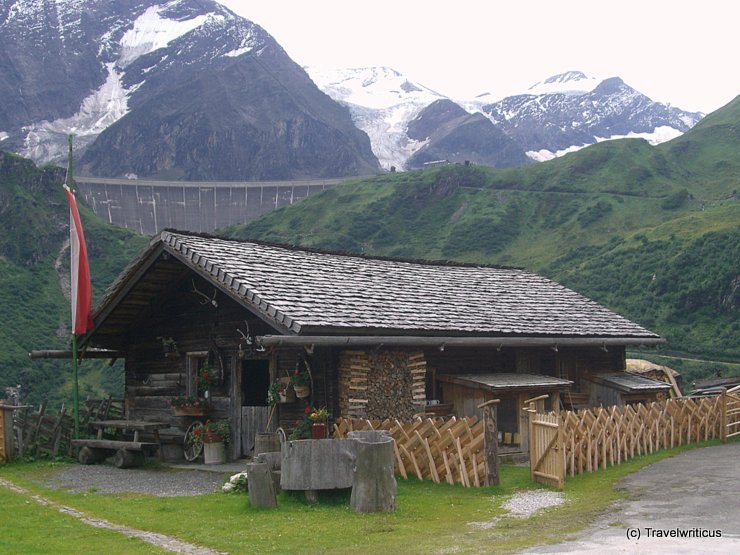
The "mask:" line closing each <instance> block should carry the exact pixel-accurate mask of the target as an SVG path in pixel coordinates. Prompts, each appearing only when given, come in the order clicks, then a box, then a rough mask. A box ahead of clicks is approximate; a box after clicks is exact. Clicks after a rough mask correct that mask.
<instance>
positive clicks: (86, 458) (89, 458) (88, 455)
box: [77, 445, 108, 464]
mask: <svg viewBox="0 0 740 555" xmlns="http://www.w3.org/2000/svg"><path fill="white" fill-rule="evenodd" d="M107 454H108V451H106V450H105V449H91V448H90V447H88V446H87V445H85V446H83V447H82V448H80V454H79V455H78V456H77V460H79V461H80V464H96V463H99V462H103V461H104V460H105V457H106V455H107Z"/></svg>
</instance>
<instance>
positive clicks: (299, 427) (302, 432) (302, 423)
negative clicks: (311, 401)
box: [289, 407, 313, 439]
mask: <svg viewBox="0 0 740 555" xmlns="http://www.w3.org/2000/svg"><path fill="white" fill-rule="evenodd" d="M310 412H311V407H306V416H305V417H304V418H302V419H300V420H297V421H296V426H295V428H293V431H292V432H291V433H290V437H289V439H311V434H312V426H313V424H312V423H311V419H310V418H309V417H308V415H309V414H310Z"/></svg>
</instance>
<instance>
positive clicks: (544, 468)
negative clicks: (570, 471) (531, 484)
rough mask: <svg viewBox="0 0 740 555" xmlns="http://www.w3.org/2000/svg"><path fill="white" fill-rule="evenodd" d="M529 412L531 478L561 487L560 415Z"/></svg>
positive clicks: (561, 443) (563, 460) (561, 434)
mask: <svg viewBox="0 0 740 555" xmlns="http://www.w3.org/2000/svg"><path fill="white" fill-rule="evenodd" d="M528 412H529V461H530V462H529V464H530V472H531V478H532V480H534V481H536V482H539V483H541V484H545V485H548V486H552V487H556V488H558V489H563V486H564V482H565V457H564V455H563V433H562V430H561V428H560V426H561V423H560V415H558V414H542V413H539V412H536V411H532V410H528Z"/></svg>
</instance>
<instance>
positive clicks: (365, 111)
mask: <svg viewBox="0 0 740 555" xmlns="http://www.w3.org/2000/svg"><path fill="white" fill-rule="evenodd" d="M305 69H306V71H308V74H309V75H310V76H311V79H313V80H314V82H315V83H316V84H317V85H318V87H319V88H320V89H321V90H322V91H324V92H325V93H326V94H328V95H329V96H330V97H332V98H333V99H334V100H336V101H337V102H340V103H342V104H344V105H345V106H347V107H348V108H349V111H350V113H351V114H352V119H353V120H354V122H355V125H357V127H358V128H360V129H361V130H363V131H364V132H365V133H367V135H368V136H369V137H370V144H371V145H372V149H373V152H374V153H375V156H377V157H378V160H379V161H380V165H381V166H383V167H384V168H385V169H390V168H391V167H396V168H398V169H405V167H406V161H407V160H408V159H409V158H410V157H411V156H412V155H413V154H414V153H415V152H416V151H418V150H419V149H420V148H422V147H423V146H424V141H423V140H421V141H418V140H415V139H412V138H410V137H409V135H408V130H407V127H408V124H409V122H410V121H412V120H414V119H415V118H416V117H418V115H419V113H420V112H421V111H422V110H424V108H426V107H427V106H429V105H430V104H432V103H433V102H435V101H437V100H441V99H443V98H445V97H444V96H442V95H441V94H439V93H437V92H435V91H433V90H431V89H428V88H426V87H424V86H423V85H420V84H418V83H414V82H412V81H410V80H409V79H407V78H406V77H405V76H403V75H401V74H400V73H399V72H397V71H396V70H394V69H391V68H387V67H367V68H351V69H336V70H335V69H320V68H314V67H307V68H305Z"/></svg>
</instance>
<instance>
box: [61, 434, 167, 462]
mask: <svg viewBox="0 0 740 555" xmlns="http://www.w3.org/2000/svg"><path fill="white" fill-rule="evenodd" d="M72 445H75V446H77V447H80V448H81V449H80V454H79V456H78V460H79V461H80V463H81V464H95V463H98V462H102V461H104V460H105V459H106V458H108V457H110V456H111V455H114V457H113V464H115V465H116V467H118V468H131V467H133V466H141V465H142V464H144V461H145V460H146V455H150V456H151V455H153V454H154V453H156V452H157V450H158V449H159V443H154V442H147V441H122V440H115V439H73V440H72Z"/></svg>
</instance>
